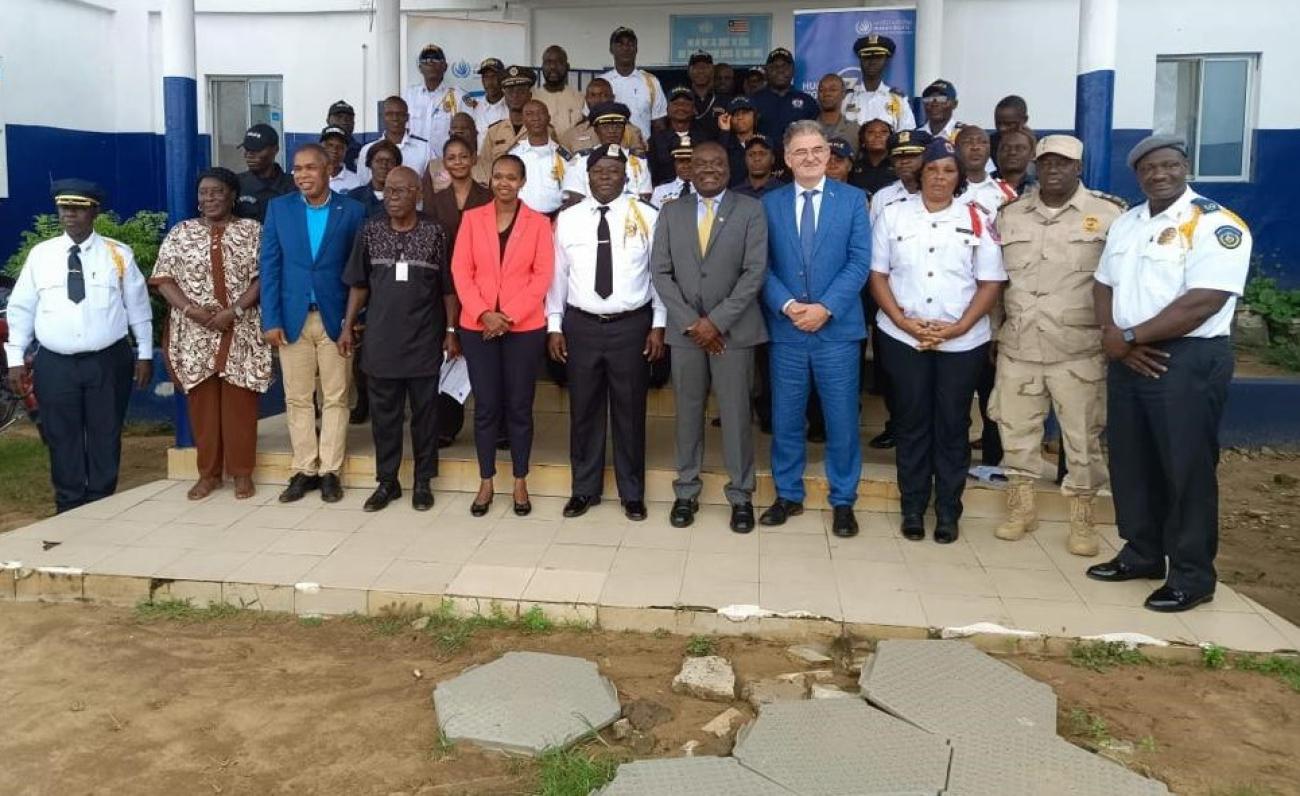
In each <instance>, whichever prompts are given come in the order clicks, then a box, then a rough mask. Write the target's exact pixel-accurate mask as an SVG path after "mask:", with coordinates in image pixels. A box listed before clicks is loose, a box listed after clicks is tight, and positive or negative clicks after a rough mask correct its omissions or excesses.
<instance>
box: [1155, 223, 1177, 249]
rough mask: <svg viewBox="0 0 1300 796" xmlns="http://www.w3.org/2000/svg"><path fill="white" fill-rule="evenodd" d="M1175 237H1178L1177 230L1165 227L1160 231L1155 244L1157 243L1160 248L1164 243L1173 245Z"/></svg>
mask: <svg viewBox="0 0 1300 796" xmlns="http://www.w3.org/2000/svg"><path fill="white" fill-rule="evenodd" d="M1177 237H1178V230H1176V229H1174V228H1173V227H1165V228H1164V229H1162V230H1160V237H1158V238H1156V243H1159V244H1160V245H1161V246H1163V245H1165V244H1166V243H1173V242H1174V239H1175V238H1177Z"/></svg>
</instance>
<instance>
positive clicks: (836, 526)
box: [831, 506, 858, 539]
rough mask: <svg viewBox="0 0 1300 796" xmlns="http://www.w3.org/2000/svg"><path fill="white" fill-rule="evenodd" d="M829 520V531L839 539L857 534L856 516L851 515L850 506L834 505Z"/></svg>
mask: <svg viewBox="0 0 1300 796" xmlns="http://www.w3.org/2000/svg"><path fill="white" fill-rule="evenodd" d="M833 512H834V516H833V518H832V520H831V533H833V534H835V535H836V536H838V537H840V538H841V539H848V538H851V537H854V536H857V535H858V518H857V517H855V516H853V507H852V506H834V507H833Z"/></svg>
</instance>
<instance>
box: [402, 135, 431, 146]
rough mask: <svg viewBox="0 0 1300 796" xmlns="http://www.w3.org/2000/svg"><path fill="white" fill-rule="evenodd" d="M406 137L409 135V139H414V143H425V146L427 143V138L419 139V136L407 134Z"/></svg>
mask: <svg viewBox="0 0 1300 796" xmlns="http://www.w3.org/2000/svg"><path fill="white" fill-rule="evenodd" d="M407 135H409V136H410V137H411V138H414V139H415V140H416V141H423V142H424V143H426V144H427V143H429V139H427V138H421V137H420V136H418V135H416V134H415V133H407Z"/></svg>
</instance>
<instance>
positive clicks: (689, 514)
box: [668, 498, 700, 528]
mask: <svg viewBox="0 0 1300 796" xmlns="http://www.w3.org/2000/svg"><path fill="white" fill-rule="evenodd" d="M699 510H700V503H699V501H697V500H683V499H682V498H677V499H676V500H674V501H673V507H672V508H671V509H669V511H668V524H669V525H671V526H673V527H674V528H685V527H686V526H688V525H690V524H691V523H693V522H695V512H697V511H699Z"/></svg>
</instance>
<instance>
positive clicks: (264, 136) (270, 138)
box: [240, 124, 280, 152]
mask: <svg viewBox="0 0 1300 796" xmlns="http://www.w3.org/2000/svg"><path fill="white" fill-rule="evenodd" d="M279 143H280V134H279V133H277V132H276V131H275V128H274V127H272V126H271V125H269V124H255V125H253V126H252V127H250V128H248V132H246V133H244V143H242V144H240V146H241V147H243V148H244V149H246V150H248V151H249V152H261V151H262V150H263V149H266V148H267V147H269V146H276V145H277V144H279Z"/></svg>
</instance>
